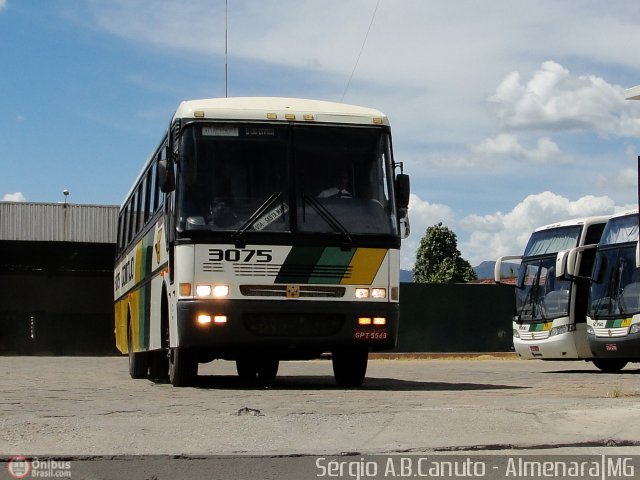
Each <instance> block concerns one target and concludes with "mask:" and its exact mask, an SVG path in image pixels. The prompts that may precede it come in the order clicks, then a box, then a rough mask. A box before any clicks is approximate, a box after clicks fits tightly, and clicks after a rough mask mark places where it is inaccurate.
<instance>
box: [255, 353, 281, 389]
mask: <svg viewBox="0 0 640 480" xmlns="http://www.w3.org/2000/svg"><path fill="white" fill-rule="evenodd" d="M257 367H258V368H257V370H258V381H260V382H263V383H268V382H273V380H275V378H276V375H278V368H279V367H280V360H278V359H277V358H264V359H262V361H261V362H260V363H258V365H257Z"/></svg>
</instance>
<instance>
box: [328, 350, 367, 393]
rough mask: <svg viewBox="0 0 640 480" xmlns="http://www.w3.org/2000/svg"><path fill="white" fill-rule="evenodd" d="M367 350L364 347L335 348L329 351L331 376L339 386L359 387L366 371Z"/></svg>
mask: <svg viewBox="0 0 640 480" xmlns="http://www.w3.org/2000/svg"><path fill="white" fill-rule="evenodd" d="M368 360H369V351H368V350H367V349H366V348H354V349H348V350H347V349H344V350H335V351H333V352H331V362H332V363H333V376H334V378H335V379H336V383H337V384H338V386H340V387H346V388H353V387H360V386H361V385H362V382H363V381H364V377H365V375H366V373H367V362H368Z"/></svg>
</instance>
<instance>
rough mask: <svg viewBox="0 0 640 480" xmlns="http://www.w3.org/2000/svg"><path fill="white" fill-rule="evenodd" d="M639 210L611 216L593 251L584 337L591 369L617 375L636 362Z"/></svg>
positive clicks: (639, 342) (639, 344)
mask: <svg viewBox="0 0 640 480" xmlns="http://www.w3.org/2000/svg"><path fill="white" fill-rule="evenodd" d="M639 266H640V263H639V261H638V210H631V211H627V212H622V213H618V214H616V215H613V216H612V217H611V219H610V220H609V221H608V222H607V226H606V228H605V230H604V233H603V234H602V240H601V241H600V244H599V245H598V249H597V251H596V260H595V264H594V267H593V273H592V278H591V296H590V299H589V312H588V317H587V337H588V340H589V346H590V349H591V352H592V353H593V356H594V358H595V360H594V362H597V363H596V365H598V364H601V365H602V366H601V369H602V370H604V371H607V372H615V371H618V370H620V369H622V368H624V366H625V365H626V364H627V363H628V362H638V361H640V270H639Z"/></svg>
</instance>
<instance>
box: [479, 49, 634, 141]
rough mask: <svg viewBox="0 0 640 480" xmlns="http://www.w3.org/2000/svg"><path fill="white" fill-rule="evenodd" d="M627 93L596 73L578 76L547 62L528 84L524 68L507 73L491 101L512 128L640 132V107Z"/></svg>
mask: <svg viewBox="0 0 640 480" xmlns="http://www.w3.org/2000/svg"><path fill="white" fill-rule="evenodd" d="M623 91H624V88H623V87H621V86H619V85H611V84H609V83H607V82H606V81H605V80H604V79H602V78H600V77H597V76H595V75H581V76H575V75H572V74H571V73H570V72H569V70H568V69H566V68H565V67H563V66H562V65H560V64H559V63H557V62H554V61H546V62H544V63H543V64H542V65H541V67H540V69H538V70H537V71H536V72H535V73H534V74H533V76H532V77H531V79H530V80H528V81H527V82H526V83H522V82H521V78H520V74H519V73H518V72H512V73H510V74H509V75H507V76H506V77H505V79H504V80H503V81H502V82H501V83H500V85H498V88H497V89H496V92H495V94H494V95H492V96H490V97H489V102H491V103H492V104H494V106H495V109H496V114H497V116H498V118H499V119H500V120H501V121H502V122H503V124H504V125H505V126H507V127H513V128H520V129H529V130H535V129H539V130H552V131H558V130H565V131H594V132H597V133H599V134H600V135H604V136H608V135H614V136H639V135H640V106H639V105H637V104H635V103H634V102H630V101H627V100H625V98H624V93H623Z"/></svg>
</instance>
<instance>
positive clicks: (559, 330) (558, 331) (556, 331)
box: [549, 323, 576, 337]
mask: <svg viewBox="0 0 640 480" xmlns="http://www.w3.org/2000/svg"><path fill="white" fill-rule="evenodd" d="M575 330H576V325H575V324H574V323H572V324H569V325H560V326H559V327H553V328H552V329H551V330H549V336H550V337H554V336H556V335H562V334H563V333H567V332H574V331H575Z"/></svg>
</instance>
